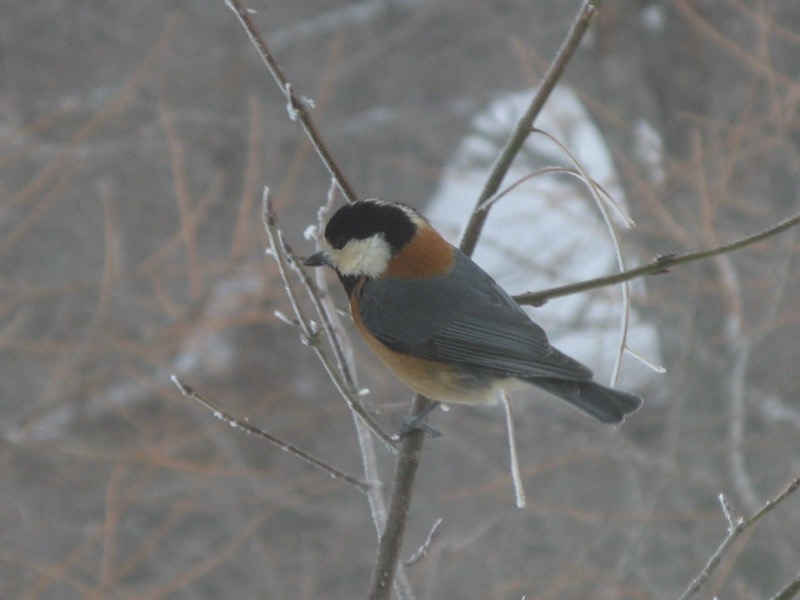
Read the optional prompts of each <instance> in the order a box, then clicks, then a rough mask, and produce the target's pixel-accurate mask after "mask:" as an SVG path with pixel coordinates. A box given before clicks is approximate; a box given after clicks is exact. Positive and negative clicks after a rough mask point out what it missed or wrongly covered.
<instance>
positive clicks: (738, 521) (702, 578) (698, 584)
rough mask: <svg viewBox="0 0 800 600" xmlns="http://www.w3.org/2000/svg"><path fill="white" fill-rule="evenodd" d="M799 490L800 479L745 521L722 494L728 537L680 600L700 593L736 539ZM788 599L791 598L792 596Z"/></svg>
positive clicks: (721, 499)
mask: <svg viewBox="0 0 800 600" xmlns="http://www.w3.org/2000/svg"><path fill="white" fill-rule="evenodd" d="M798 488H800V477H798V478H797V479H795V480H793V481H792V482H791V483H789V485H788V486H786V488H784V490H783V491H782V492H781V493H780V494H778V495H777V496H775V497H774V498H773V499H771V500H769V501H768V502H767V503H766V504H764V506H763V507H762V508H761V510H759V511H758V512H756V513H755V514H754V515H753V516H751V517H749V518H747V519H743V518H741V517H739V518H735V517H734V516H733V514H734V513H733V508H732V507H731V505H730V503H729V502H728V501H727V499H726V498H725V496H723V495H722V494H720V503H721V504H722V512H723V514H724V515H725V519H726V521H727V522H728V535H727V536H725V539H724V540H722V543H721V544H720V545H719V547H718V548H717V550H716V552H714V554H713V555H712V556H711V558H710V559H708V562H707V563H706V566H705V568H704V569H703V570H702V571H701V572H700V574H699V575H698V576H697V577H695V578H694V579H693V580H692V582H691V583H690V584H689V587H688V588H687V589H686V591H685V592H683V594H682V595H681V596H680V598H679V599H678V600H687V599H688V598H691V597H692V596H694V595H695V594H696V593H697V592H699V591H700V589H701V588H702V587H703V585H705V583H706V581H708V578H709V577H711V575H712V573H713V572H714V571H715V570H716V568H717V567H718V566H719V563H720V561H721V560H722V557H723V556H725V554H726V553H727V552H728V550H729V549H730V547H731V545H732V544H733V542H734V541H736V539H737V538H738V537H739V536H740V535H741V534H742V533H744V531H745V530H747V529H748V528H750V527H752V526H753V525H755V524H756V523H757V522H758V521H759V520H761V518H762V517H764V516H765V515H766V514H768V513H769V512H770V511H771V510H772V509H774V508H775V507H776V506H778V504H780V503H781V502H783V501H784V500H786V498H788V497H789V496H790V495H791V494H793V493H794V492H796V491H797V489H798ZM787 597H788V598H791V597H792V596H787Z"/></svg>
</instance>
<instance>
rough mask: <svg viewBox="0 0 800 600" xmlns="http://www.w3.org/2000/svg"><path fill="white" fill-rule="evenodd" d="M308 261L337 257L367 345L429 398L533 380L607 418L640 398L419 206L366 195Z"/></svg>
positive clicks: (454, 398)
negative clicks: (557, 337)
mask: <svg viewBox="0 0 800 600" xmlns="http://www.w3.org/2000/svg"><path fill="white" fill-rule="evenodd" d="M323 248H324V250H323V251H322V252H319V253H317V254H315V255H313V256H311V257H310V258H308V259H307V260H306V261H305V264H306V265H308V266H315V267H316V266H322V265H327V266H330V267H333V268H334V269H335V270H336V273H337V274H338V275H339V279H340V280H341V282H342V285H344V289H345V291H346V292H347V295H348V297H349V299H350V311H351V313H352V315H353V321H354V322H355V325H356V327H357V328H358V330H359V332H360V333H361V335H362V336H363V337H364V339H365V340H366V342H367V345H368V346H369V347H370V349H371V350H372V351H373V352H374V353H375V354H376V355H377V356H378V358H380V359H381V361H382V362H383V363H384V364H385V365H386V366H387V367H388V368H389V370H391V371H392V372H393V373H394V374H395V375H396V376H397V377H398V378H400V379H401V380H402V381H403V382H404V383H405V384H406V385H407V386H408V387H410V388H411V389H413V390H414V391H416V392H419V393H420V394H423V395H424V396H426V397H427V398H429V399H431V400H436V401H440V402H451V403H463V404H474V403H479V402H488V401H492V400H494V399H495V398H496V394H497V392H498V390H507V391H510V390H514V389H519V388H521V387H525V386H526V385H533V386H535V387H537V388H540V389H542V390H545V391H546V392H549V393H550V394H552V395H554V396H557V397H558V398H561V399H562V400H565V401H567V402H568V403H569V404H571V405H572V406H574V407H576V408H578V409H579V410H581V411H583V412H585V413H586V414H588V415H591V416H592V417H594V418H596V419H598V420H600V421H602V422H604V423H621V422H622V421H623V419H624V418H625V415H627V414H630V413H632V412H634V411H635V410H637V409H638V408H639V407H640V406H641V404H642V399H641V398H639V397H638V396H634V395H633V394H629V393H626V392H622V391H619V390H615V389H612V388H609V387H606V386H604V385H601V384H599V383H596V382H595V381H593V380H592V372H591V370H589V368H588V367H586V366H584V365H582V364H581V363H579V362H578V361H576V360H575V359H573V358H570V357H569V356H567V355H566V354H563V353H562V352H560V351H558V350H556V349H555V348H553V347H552V346H551V345H550V343H549V342H548V341H547V336H546V335H545V333H544V331H543V330H542V328H541V327H539V326H538V325H537V324H536V323H534V322H533V321H532V320H531V319H530V317H528V315H527V314H526V313H525V311H523V310H522V308H521V307H520V306H519V305H518V304H517V303H516V302H514V300H512V299H511V297H510V296H509V295H508V294H507V293H506V292H505V291H504V290H503V289H502V288H500V286H498V285H497V284H496V283H495V281H494V280H493V279H492V278H491V277H490V276H489V275H488V274H487V273H486V272H485V271H484V270H483V269H481V268H480V267H479V266H478V265H477V264H475V263H474V262H473V261H472V260H471V259H470V258H469V257H468V256H467V255H465V254H464V253H463V252H461V251H460V250H458V248H455V247H453V246H452V245H451V244H449V243H448V242H447V241H446V240H445V239H444V238H443V237H442V236H441V235H440V234H439V233H438V232H437V231H436V230H435V229H433V227H432V226H431V225H430V223H428V221H426V220H425V219H424V218H423V217H422V216H420V215H419V214H418V213H417V212H416V211H414V210H413V209H411V208H409V207H407V206H404V205H402V204H395V203H388V202H382V201H379V200H364V201H359V202H353V203H350V204H347V205H345V206H343V207H342V208H341V209H339V210H338V211H337V212H336V213H335V214H334V215H333V216H332V217H331V219H330V221H329V222H328V224H327V226H326V227H325V238H324V240H323Z"/></svg>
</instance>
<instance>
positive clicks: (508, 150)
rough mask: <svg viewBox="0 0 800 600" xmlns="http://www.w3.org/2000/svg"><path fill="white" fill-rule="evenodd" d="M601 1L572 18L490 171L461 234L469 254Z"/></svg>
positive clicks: (588, 2)
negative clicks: (491, 199)
mask: <svg viewBox="0 0 800 600" xmlns="http://www.w3.org/2000/svg"><path fill="white" fill-rule="evenodd" d="M601 4H602V0H584V3H583V6H581V8H580V9H579V10H578V14H577V15H576V16H575V18H574V19H573V21H572V26H571V27H570V30H569V32H568V33H567V36H566V37H565V38H564V42H563V43H562V44H561V47H560V48H559V49H558V52H557V53H556V56H555V58H554V59H553V60H552V61H551V62H550V64H549V65H548V67H547V71H545V74H544V77H543V78H542V82H541V83H540V84H539V88H538V89H537V90H536V94H535V95H534V97H533V100H531V103H530V105H529V106H528V110H526V111H525V113H524V114H523V115H522V116H521V117H520V118H519V121H517V125H516V126H515V128H514V131H513V133H512V134H511V136H510V137H509V138H508V141H507V142H506V145H505V147H504V148H503V150H502V151H501V152H500V155H499V156H498V157H497V160H496V161H495V164H494V166H493V167H492V171H491V173H490V174H489V178H488V179H487V180H486V183H485V184H484V187H483V190H482V191H481V195H480V196H479V197H478V202H477V203H476V205H475V210H474V211H473V212H472V216H471V217H470V220H469V223H467V227H466V229H465V230H464V234H463V236H462V237H461V243H460V244H459V247H460V248H461V250H462V251H463V252H464V253H465V254H466V255H467V256H471V255H472V253H473V252H474V251H475V246H476V244H477V243H478V238H479V237H480V235H481V231H482V230H483V225H484V223H486V218H487V217H488V216H489V209H490V208H491V204H490V203H487V202H486V201H487V200H488V199H489V198H491V197H492V196H494V194H496V193H497V190H498V189H500V185H501V184H502V183H503V179H504V178H505V176H506V173H508V170H509V168H511V163H513V162H514V158H515V157H516V156H517V154H519V151H520V149H522V145H523V144H524V143H525V140H527V139H528V136H529V135H530V133H531V130H532V128H533V123H534V121H535V120H536V117H538V116H539V113H540V112H541V111H542V108H543V107H544V105H545V103H546V102H547V99H548V98H549V97H550V93H551V92H552V91H553V89H554V88H555V87H556V84H557V83H558V81H559V79H561V76H562V75H563V73H564V69H565V68H566V66H567V63H569V61H570V60H571V59H572V56H573V54H575V50H576V49H577V48H578V46H579V45H580V43H581V40H582V39H583V36H584V35H585V34H586V31H587V30H588V29H589V25H591V23H592V20H593V19H594V16H595V15H596V14H597V11H598V10H599V9H600V5H601Z"/></svg>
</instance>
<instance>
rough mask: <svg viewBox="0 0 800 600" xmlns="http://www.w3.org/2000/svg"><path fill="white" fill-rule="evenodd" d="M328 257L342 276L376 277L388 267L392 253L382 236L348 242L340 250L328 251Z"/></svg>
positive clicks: (330, 249)
mask: <svg viewBox="0 0 800 600" xmlns="http://www.w3.org/2000/svg"><path fill="white" fill-rule="evenodd" d="M328 256H329V257H330V258H331V262H333V264H334V265H335V266H336V268H337V269H338V270H339V272H340V273H341V274H342V275H355V276H361V275H366V276H367V277H378V276H379V275H381V274H382V273H383V272H384V271H385V270H386V267H387V266H388V265H389V260H390V259H391V258H392V251H391V248H389V244H388V243H387V242H386V240H385V239H384V238H383V236H382V235H374V236H372V237H370V238H367V239H365V240H350V241H349V242H347V244H345V246H344V248H342V249H341V250H336V249H335V248H329V249H328Z"/></svg>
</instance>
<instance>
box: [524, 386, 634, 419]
mask: <svg viewBox="0 0 800 600" xmlns="http://www.w3.org/2000/svg"><path fill="white" fill-rule="evenodd" d="M527 381H528V382H529V383H530V384H531V385H534V386H536V387H538V388H541V389H543V390H545V391H546V392H549V393H551V394H553V395H554V396H556V397H558V398H561V399H562V400H565V401H566V402H568V403H569V404H571V405H572V406H574V407H575V408H577V409H578V410H580V411H582V412H584V413H586V414H587V415H589V416H591V417H594V418H595V419H597V420H598V421H602V422H603V423H612V424H619V423H622V421H624V420H625V416H626V415H629V414H631V413H633V412H636V411H637V410H639V407H640V406H641V405H642V399H641V398H640V397H639V396H634V395H633V394H629V393H627V392H622V391H620V390H615V389H613V388H610V387H606V386H604V385H600V384H599V383H596V382H594V381H575V380H566V379H554V378H549V377H536V378H531V379H528V380H527Z"/></svg>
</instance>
